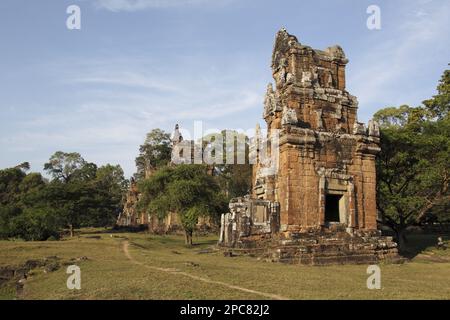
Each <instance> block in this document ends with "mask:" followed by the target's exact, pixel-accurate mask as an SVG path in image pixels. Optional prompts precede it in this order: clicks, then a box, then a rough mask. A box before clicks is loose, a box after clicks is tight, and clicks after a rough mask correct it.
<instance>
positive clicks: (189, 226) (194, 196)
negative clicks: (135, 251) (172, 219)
mask: <svg viewBox="0 0 450 320" xmlns="http://www.w3.org/2000/svg"><path fill="white" fill-rule="evenodd" d="M139 190H140V191H141V192H142V196H141V199H140V202H139V207H140V208H142V209H145V210H146V211H147V212H148V213H149V214H152V215H156V216H157V217H158V218H160V219H161V218H164V217H165V216H166V215H167V214H168V213H169V212H176V213H177V214H178V215H179V217H180V220H181V223H182V225H183V228H184V230H185V233H186V244H188V245H191V244H192V233H193V230H194V228H195V226H196V224H197V222H198V218H199V217H202V216H203V217H205V216H209V217H213V218H214V217H216V218H217V216H218V214H220V213H222V212H224V210H226V199H225V197H224V196H223V194H222V193H221V192H220V187H219V185H218V183H217V181H216V179H215V178H214V177H212V176H211V175H209V174H208V173H207V167H206V166H203V165H179V166H176V167H163V168H161V169H160V170H158V171H156V172H155V173H154V174H153V175H152V176H151V177H150V178H148V179H146V180H143V181H141V182H140V183H139Z"/></svg>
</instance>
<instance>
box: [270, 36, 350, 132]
mask: <svg viewBox="0 0 450 320" xmlns="http://www.w3.org/2000/svg"><path fill="white" fill-rule="evenodd" d="M347 63H348V59H347V58H346V56H345V53H344V51H343V50H342V48H341V47H340V46H332V47H329V48H327V49H325V50H317V49H313V48H311V47H309V46H306V45H303V44H301V43H300V42H299V41H298V39H297V37H295V36H293V35H290V34H289V33H288V32H287V31H286V30H285V29H281V30H280V31H278V33H277V35H276V38H275V45H274V49H273V53H272V74H273V78H274V80H275V86H272V84H269V86H268V87H267V93H266V98H265V109H264V118H265V120H266V121H267V122H268V125H269V127H270V128H272V129H281V127H282V126H284V125H291V126H298V127H303V128H310V129H313V130H319V131H331V132H339V133H352V131H353V127H354V125H355V123H356V121H357V119H356V111H357V107H358V102H357V100H356V97H354V96H352V95H350V94H349V93H348V92H347V91H346V90H345V65H346V64H347ZM282 106H283V107H282Z"/></svg>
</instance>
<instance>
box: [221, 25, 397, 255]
mask: <svg viewBox="0 0 450 320" xmlns="http://www.w3.org/2000/svg"><path fill="white" fill-rule="evenodd" d="M347 63H348V60H347V59H346V57H345V54H344V51H343V50H342V48H341V47H339V46H334V47H329V48H327V49H325V50H324V51H322V50H317V49H312V48H311V47H309V46H306V45H303V44H301V43H300V42H299V41H298V40H297V38H296V37H295V36H293V35H290V34H288V32H287V31H286V30H285V29H281V30H280V31H279V32H278V33H277V35H276V39H275V45H274V49H273V54H272V74H273V78H274V85H272V84H269V85H268V87H267V92H266V96H265V99H264V112H263V118H264V119H265V121H266V123H267V129H268V136H267V140H268V141H271V143H272V145H274V144H273V141H272V140H273V133H274V132H276V133H277V136H278V143H277V145H278V150H279V152H278V157H277V163H276V167H275V168H276V169H275V170H274V171H273V172H271V173H270V172H269V174H268V171H267V170H266V168H264V167H263V166H262V165H261V164H260V163H258V162H257V163H256V165H254V172H253V179H254V184H253V185H254V189H253V193H252V195H251V198H246V199H235V200H234V201H232V203H231V204H230V210H231V212H230V213H229V214H228V215H225V216H224V217H223V221H224V225H223V228H222V229H223V234H221V240H222V244H223V245H225V246H228V247H246V248H250V247H260V246H261V243H264V242H267V240H268V239H270V245H268V247H270V248H272V249H273V248H278V249H277V250H278V251H277V250H275V251H273V252H272V253H270V254H269V255H272V256H273V255H275V256H277V258H276V259H275V260H283V257H285V258H286V257H288V258H286V259H287V261H298V259H300V261H301V262H305V263H311V261H314V259H316V261H318V260H317V259H319V260H320V257H321V254H323V257H322V258H324V257H331V256H333V255H334V254H337V255H338V256H339V257H341V255H342V254H338V253H336V252H322V253H321V252H320V250H319V251H317V250H316V249H317V248H315V247H314V245H313V246H312V247H311V246H309V245H307V243H310V244H314V243H315V244H316V245H318V246H319V248H322V247H323V248H331V247H327V246H328V245H330V241H331V240H330V241H329V240H327V239H335V240H336V239H340V240H342V241H341V242H340V243H341V244H342V248H340V249H339V250H338V251H341V252H348V255H344V256H342V257H341V258H343V259H340V258H339V259H337V260H336V261H341V262H342V261H347V260H346V259H347V258H346V257H348V256H352V257H353V258H354V257H356V256H358V255H359V254H361V252H358V249H357V248H358V245H357V244H358V243H359V244H360V245H361V248H368V247H371V248H373V249H374V251H373V252H371V253H369V254H368V256H365V257H364V258H361V260H360V261H366V262H367V261H368V262H370V261H372V259H375V260H376V259H378V258H381V257H384V256H386V255H392V256H396V255H397V252H396V249H395V246H396V244H395V243H394V242H392V239H391V238H387V237H381V236H380V233H379V232H378V231H377V222H376V220H377V209H376V171H375V157H376V154H377V153H378V152H379V151H380V148H379V129H378V125H377V123H376V122H374V121H369V124H368V128H366V126H365V125H364V124H363V123H359V122H358V120H357V109H358V102H357V99H356V97H354V96H352V95H351V94H350V93H348V92H347V91H346V89H345V66H346V64H347ZM273 149H274V148H273V147H272V150H271V151H272V152H274V150H273ZM264 208H265V209H264ZM227 223H228V224H227ZM230 225H231V226H232V227H230ZM227 228H228V229H227ZM233 230H236V231H235V232H233ZM258 235H259V236H261V238H260V240H261V239H262V241H259V242H258V240H255V239H258V237H257V236H258ZM305 237H306V238H307V241H306V242H302V241H300V240H299V239H306V238H305ZM224 239H226V240H228V242H227V241H225V240H224ZM366 240H367V241H366ZM277 241H278V242H277ZM286 241H287V242H286ZM308 241H312V242H308ZM286 243H289V244H290V245H291V248H290V249H289V250H291V251H289V250H288V249H286V248H285V249H286V250H288V252H289V253H288V254H285V255H284V256H283V252H284V251H283V250H284V249H283V245H284V244H286ZM294 244H295V245H296V246H297V247H296V249H295V250H294V249H292V248H293V246H292V245H294ZM279 246H281V247H279ZM294 247H295V246H294ZM383 247H384V249H383ZM351 248H353V249H351ZM378 249H380V250H381V251H377V250H378ZM391 249H392V250H391ZM280 250H281V251H280ZM292 250H294V251H292ZM296 250H297V251H296ZM352 250H353V251H352ZM280 252H281V253H280ZM299 252H304V255H303V256H302V255H301V254H300V253H299ZM308 252H309V253H308ZM313 252H316V253H313ZM357 252H358V253H357ZM266 253H267V252H266ZM294 257H295V258H294ZM302 259H303V260H302ZM324 259H325V258H324ZM325 260H326V259H325ZM330 261H334V260H333V259H331V260H330ZM358 261H359V260H358Z"/></svg>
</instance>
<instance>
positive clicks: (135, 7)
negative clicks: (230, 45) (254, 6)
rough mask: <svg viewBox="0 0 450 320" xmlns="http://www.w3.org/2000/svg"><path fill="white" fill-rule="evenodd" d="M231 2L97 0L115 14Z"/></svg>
mask: <svg viewBox="0 0 450 320" xmlns="http://www.w3.org/2000/svg"><path fill="white" fill-rule="evenodd" d="M230 1H231V0H96V2H95V4H96V6H97V7H99V8H103V9H107V10H110V11H113V12H118V11H139V10H144V9H150V8H168V7H180V6H198V5H218V4H219V5H220V4H222V5H223V4H226V3H228V2H230Z"/></svg>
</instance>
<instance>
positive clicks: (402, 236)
mask: <svg viewBox="0 0 450 320" xmlns="http://www.w3.org/2000/svg"><path fill="white" fill-rule="evenodd" d="M395 233H396V234H397V244H398V250H399V251H400V252H402V251H406V244H407V243H408V240H407V239H406V228H402V229H399V230H395Z"/></svg>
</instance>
